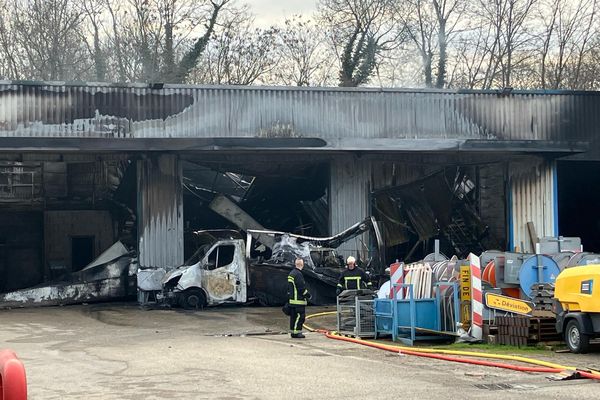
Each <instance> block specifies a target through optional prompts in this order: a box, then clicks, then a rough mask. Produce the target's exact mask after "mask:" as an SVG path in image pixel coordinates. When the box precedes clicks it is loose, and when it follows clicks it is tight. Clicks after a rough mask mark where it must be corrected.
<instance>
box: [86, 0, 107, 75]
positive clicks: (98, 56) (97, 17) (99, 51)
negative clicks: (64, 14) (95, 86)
mask: <svg viewBox="0 0 600 400" xmlns="http://www.w3.org/2000/svg"><path fill="white" fill-rule="evenodd" d="M81 7H82V8H83V11H84V14H85V17H86V20H85V21H86V22H88V23H89V28H90V30H91V37H92V44H91V45H90V44H89V43H88V40H87V39H88V35H86V34H84V35H83V37H84V39H85V43H86V45H87V48H88V51H89V52H90V54H91V55H92V59H93V60H94V70H95V78H96V80H98V81H104V80H105V79H106V73H107V68H108V66H107V62H106V53H105V51H104V49H103V44H102V43H101V40H100V35H101V29H102V14H103V12H104V11H105V7H106V3H105V2H104V1H103V0H82V2H81Z"/></svg>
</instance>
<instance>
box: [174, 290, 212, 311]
mask: <svg viewBox="0 0 600 400" xmlns="http://www.w3.org/2000/svg"><path fill="white" fill-rule="evenodd" d="M179 305H180V306H181V307H182V308H184V309H186V310H198V309H202V308H204V307H206V295H205V294H204V292H203V291H202V290H200V289H187V290H185V291H183V292H182V293H181V294H180V295H179Z"/></svg>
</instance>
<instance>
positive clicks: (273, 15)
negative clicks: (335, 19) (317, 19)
mask: <svg viewBox="0 0 600 400" xmlns="http://www.w3.org/2000/svg"><path fill="white" fill-rule="evenodd" d="M244 3H247V4H249V5H250V7H252V11H253V12H254V14H255V15H256V24H257V25H259V26H261V27H266V26H269V25H273V24H277V23H280V22H283V21H284V20H285V18H286V17H289V16H291V15H292V14H303V15H306V16H309V15H310V14H312V13H313V12H314V11H315V9H316V0H246V1H244Z"/></svg>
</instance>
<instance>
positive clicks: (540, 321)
mask: <svg viewBox="0 0 600 400" xmlns="http://www.w3.org/2000/svg"><path fill="white" fill-rule="evenodd" d="M494 323H495V325H496V326H497V329H498V333H497V335H496V336H497V337H496V338H495V339H496V342H497V343H499V344H506V345H512V346H527V345H529V344H535V343H540V342H552V341H557V340H560V339H561V337H560V335H559V334H558V333H556V327H555V324H556V319H555V318H547V317H546V318H545V317H531V318H530V317H525V316H516V315H515V316H504V317H496V319H495V321H494Z"/></svg>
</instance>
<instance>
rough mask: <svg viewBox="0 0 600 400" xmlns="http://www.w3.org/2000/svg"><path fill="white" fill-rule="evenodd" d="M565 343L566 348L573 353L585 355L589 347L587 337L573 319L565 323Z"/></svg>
mask: <svg viewBox="0 0 600 400" xmlns="http://www.w3.org/2000/svg"><path fill="white" fill-rule="evenodd" d="M565 342H567V347H568V348H569V350H571V352H573V353H587V352H588V349H589V347H590V337H589V335H586V334H585V333H582V331H581V326H580V325H579V322H577V320H575V319H572V320H570V321H569V322H568V323H567V329H566V330H565Z"/></svg>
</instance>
